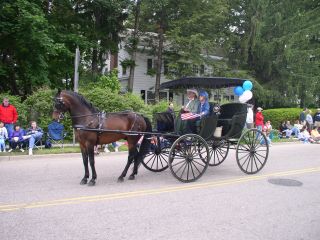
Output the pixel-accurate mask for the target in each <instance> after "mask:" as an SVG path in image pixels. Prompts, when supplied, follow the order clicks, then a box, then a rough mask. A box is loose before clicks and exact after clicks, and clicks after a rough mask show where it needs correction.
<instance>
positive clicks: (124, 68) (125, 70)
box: [122, 67, 127, 75]
mask: <svg viewBox="0 0 320 240" xmlns="http://www.w3.org/2000/svg"><path fill="white" fill-rule="evenodd" d="M122 75H127V68H126V67H122Z"/></svg>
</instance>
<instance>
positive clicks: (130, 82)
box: [128, 0, 141, 92]
mask: <svg viewBox="0 0 320 240" xmlns="http://www.w3.org/2000/svg"><path fill="white" fill-rule="evenodd" d="M140 4H141V0H138V1H137V5H136V11H135V16H134V29H133V41H134V42H133V45H132V54H131V61H132V62H133V63H134V64H133V65H131V66H130V73H129V79H128V92H132V91H133V81H134V70H135V62H136V57H137V46H138V41H137V32H138V28H139V15H140Z"/></svg>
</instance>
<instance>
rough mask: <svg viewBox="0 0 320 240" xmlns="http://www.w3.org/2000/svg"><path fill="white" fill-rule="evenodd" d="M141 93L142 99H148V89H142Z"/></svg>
mask: <svg viewBox="0 0 320 240" xmlns="http://www.w3.org/2000/svg"><path fill="white" fill-rule="evenodd" d="M140 95H141V98H142V100H143V101H145V100H146V90H141V91H140Z"/></svg>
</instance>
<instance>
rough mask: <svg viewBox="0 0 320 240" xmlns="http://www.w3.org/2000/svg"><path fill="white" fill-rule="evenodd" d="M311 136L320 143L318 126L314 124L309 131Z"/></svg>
mask: <svg viewBox="0 0 320 240" xmlns="http://www.w3.org/2000/svg"><path fill="white" fill-rule="evenodd" d="M311 137H312V139H313V140H315V141H316V142H317V143H320V133H319V131H318V128H317V127H316V126H314V127H313V129H312V131H311Z"/></svg>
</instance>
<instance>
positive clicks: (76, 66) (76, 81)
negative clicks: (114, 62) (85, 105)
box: [72, 46, 80, 146]
mask: <svg viewBox="0 0 320 240" xmlns="http://www.w3.org/2000/svg"><path fill="white" fill-rule="evenodd" d="M79 63H80V50H79V47H78V46H77V48H76V55H75V58H74V82H73V86H74V89H73V91H74V92H76V93H77V92H79V71H78V69H79ZM72 138H73V141H72V144H73V146H75V144H76V136H75V133H74V129H73V137H72Z"/></svg>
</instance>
